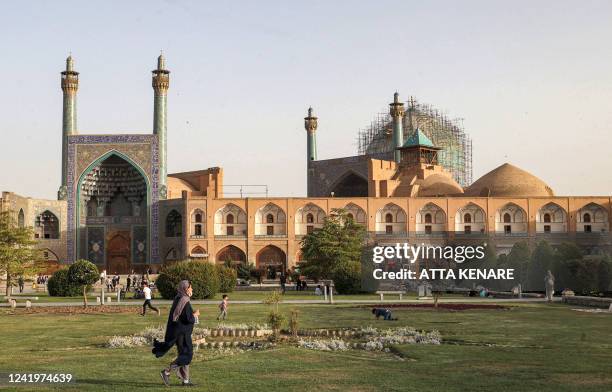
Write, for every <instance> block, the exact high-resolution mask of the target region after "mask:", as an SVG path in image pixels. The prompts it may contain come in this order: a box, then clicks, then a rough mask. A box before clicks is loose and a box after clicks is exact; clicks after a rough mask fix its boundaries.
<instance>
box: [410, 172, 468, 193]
mask: <svg viewBox="0 0 612 392" xmlns="http://www.w3.org/2000/svg"><path fill="white" fill-rule="evenodd" d="M460 194H463V188H462V187H461V185H459V184H458V183H457V182H456V181H455V180H454V179H452V178H451V177H448V176H445V175H444V174H432V175H430V176H427V178H425V179H424V180H423V182H421V183H420V184H419V192H418V196H419V197H432V196H454V195H460Z"/></svg>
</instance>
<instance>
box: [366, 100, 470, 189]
mask: <svg viewBox="0 0 612 392" xmlns="http://www.w3.org/2000/svg"><path fill="white" fill-rule="evenodd" d="M417 127H418V128H419V129H420V130H421V131H422V132H423V133H425V135H427V137H428V138H430V139H431V141H432V142H433V144H434V145H435V146H436V147H441V148H443V150H441V151H440V152H439V156H438V160H439V162H440V165H442V166H443V167H444V168H446V170H448V171H449V172H450V173H451V174H452V175H453V178H454V179H455V181H457V182H458V183H459V184H460V185H461V186H464V187H466V186H468V185H470V184H471V183H472V139H471V138H470V137H469V136H468V135H467V134H466V132H465V130H464V128H463V119H461V118H453V119H451V118H449V117H448V116H447V115H446V113H444V112H442V111H440V110H438V109H436V108H434V107H433V106H431V105H429V104H423V103H420V102H419V101H418V100H417V99H415V98H414V97H410V100H409V101H408V104H407V110H406V115H405V116H404V118H403V128H404V139H403V140H407V139H408V138H409V137H410V136H412V135H413V134H414V133H415V132H416V129H417ZM392 134H393V121H392V119H391V116H390V115H389V113H388V112H386V113H384V112H381V113H378V114H377V115H376V117H375V118H374V119H373V120H372V121H371V122H370V125H369V126H368V127H367V128H365V129H362V130H360V131H359V136H358V140H357V143H358V154H359V155H371V156H376V157H381V156H383V157H384V156H392V154H393V138H392Z"/></svg>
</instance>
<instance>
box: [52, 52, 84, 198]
mask: <svg viewBox="0 0 612 392" xmlns="http://www.w3.org/2000/svg"><path fill="white" fill-rule="evenodd" d="M78 89H79V73H78V72H76V71H75V70H74V61H73V60H72V55H70V56H68V58H67V59H66V70H65V71H62V91H63V93H64V106H63V116H62V185H61V186H60V189H59V191H58V192H57V198H58V199H59V200H65V199H66V197H67V186H66V185H67V183H68V136H70V135H76V134H77V112H76V110H77V108H76V106H77V90H78Z"/></svg>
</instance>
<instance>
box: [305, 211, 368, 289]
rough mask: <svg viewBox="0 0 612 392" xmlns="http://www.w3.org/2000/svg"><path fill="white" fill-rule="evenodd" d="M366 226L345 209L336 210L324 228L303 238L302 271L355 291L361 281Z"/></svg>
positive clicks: (341, 287) (312, 276)
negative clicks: (356, 220) (360, 223)
mask: <svg viewBox="0 0 612 392" xmlns="http://www.w3.org/2000/svg"><path fill="white" fill-rule="evenodd" d="M364 239H365V228H364V227H363V226H362V225H359V224H357V223H356V222H355V221H354V220H353V219H352V218H351V217H350V216H349V215H348V213H347V212H346V211H345V210H343V209H334V210H333V211H332V213H331V214H330V215H329V216H328V217H327V218H326V219H325V223H324V224H323V227H321V228H320V229H318V230H314V231H313V232H312V233H310V234H308V235H306V237H304V239H303V240H302V254H303V255H304V260H305V261H303V262H302V263H300V265H299V266H300V270H301V272H302V273H303V274H304V275H306V276H308V277H309V278H312V279H315V280H319V279H332V280H334V283H335V284H336V287H337V289H338V291H343V292H353V291H357V290H358V289H359V283H360V281H361V276H360V275H361V253H362V250H363V246H364Z"/></svg>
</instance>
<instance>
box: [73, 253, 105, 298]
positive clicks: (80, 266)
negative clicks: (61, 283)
mask: <svg viewBox="0 0 612 392" xmlns="http://www.w3.org/2000/svg"><path fill="white" fill-rule="evenodd" d="M99 277H100V275H99V272H98V267H96V266H95V264H94V263H92V262H91V261H87V260H77V261H75V262H74V264H71V265H70V267H69V268H68V280H69V281H70V282H71V283H73V284H75V285H78V286H79V287H82V288H83V306H84V307H87V289H88V287H90V286H91V285H92V284H94V283H95V282H96V281H97V280H98V279H99Z"/></svg>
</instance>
